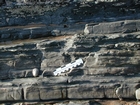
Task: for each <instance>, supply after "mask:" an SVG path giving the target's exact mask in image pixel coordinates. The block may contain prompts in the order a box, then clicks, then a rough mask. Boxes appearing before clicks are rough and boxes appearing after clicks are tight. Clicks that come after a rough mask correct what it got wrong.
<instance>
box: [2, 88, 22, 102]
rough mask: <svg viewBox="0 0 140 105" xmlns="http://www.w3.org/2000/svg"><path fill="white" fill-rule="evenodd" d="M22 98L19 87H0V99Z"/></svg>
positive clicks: (13, 99) (14, 99)
mask: <svg viewBox="0 0 140 105" xmlns="http://www.w3.org/2000/svg"><path fill="white" fill-rule="evenodd" d="M16 100H23V98H22V89H21V88H4V87H3V88H0V101H16Z"/></svg>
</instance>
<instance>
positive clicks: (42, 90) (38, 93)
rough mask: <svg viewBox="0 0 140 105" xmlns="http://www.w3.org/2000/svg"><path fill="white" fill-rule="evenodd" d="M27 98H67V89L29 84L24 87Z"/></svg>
mask: <svg viewBox="0 0 140 105" xmlns="http://www.w3.org/2000/svg"><path fill="white" fill-rule="evenodd" d="M24 98H25V100H32V101H33V100H53V99H65V98H66V89H65V88H61V87H59V86H58V87H38V86H29V87H26V88H24Z"/></svg>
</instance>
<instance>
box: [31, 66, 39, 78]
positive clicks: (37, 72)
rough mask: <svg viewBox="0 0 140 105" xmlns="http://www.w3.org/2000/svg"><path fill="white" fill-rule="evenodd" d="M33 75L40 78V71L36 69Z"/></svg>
mask: <svg viewBox="0 0 140 105" xmlns="http://www.w3.org/2000/svg"><path fill="white" fill-rule="evenodd" d="M32 75H33V76H34V77H37V76H39V69H37V68H34V69H33V70H32Z"/></svg>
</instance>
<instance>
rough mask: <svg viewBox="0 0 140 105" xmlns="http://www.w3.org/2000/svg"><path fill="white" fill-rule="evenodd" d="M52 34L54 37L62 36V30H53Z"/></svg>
mask: <svg viewBox="0 0 140 105" xmlns="http://www.w3.org/2000/svg"><path fill="white" fill-rule="evenodd" d="M51 34H52V35H53V36H59V35H61V31H60V30H57V29H56V30H52V32H51Z"/></svg>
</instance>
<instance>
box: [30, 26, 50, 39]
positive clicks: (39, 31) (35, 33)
mask: <svg viewBox="0 0 140 105" xmlns="http://www.w3.org/2000/svg"><path fill="white" fill-rule="evenodd" d="M45 36H50V31H49V30H48V29H47V28H46V27H41V28H34V29H31V35H30V38H31V39H32V38H40V37H45Z"/></svg>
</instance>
